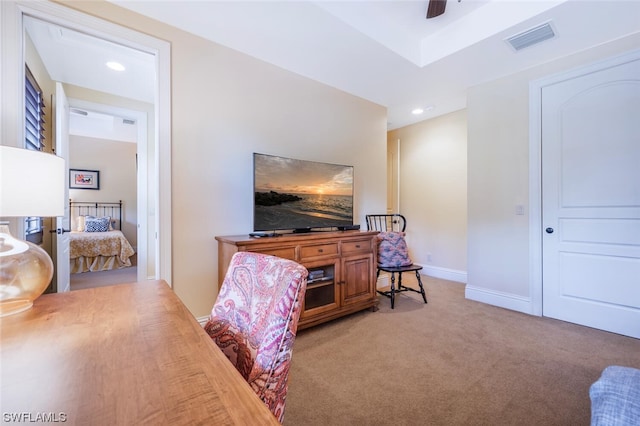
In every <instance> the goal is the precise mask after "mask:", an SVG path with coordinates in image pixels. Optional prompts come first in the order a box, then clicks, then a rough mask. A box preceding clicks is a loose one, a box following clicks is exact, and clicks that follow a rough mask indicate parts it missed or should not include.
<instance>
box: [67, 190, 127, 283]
mask: <svg viewBox="0 0 640 426" xmlns="http://www.w3.org/2000/svg"><path fill="white" fill-rule="evenodd" d="M69 210H70V214H71V225H72V230H71V232H70V234H69V235H70V247H69V257H70V266H71V273H72V274H76V273H81V272H97V271H108V270H112V269H120V268H126V267H129V266H131V256H133V255H134V254H135V251H134V249H133V247H132V246H131V244H130V243H129V241H128V240H127V238H126V237H125V236H124V234H123V233H122V201H117V202H83V201H71V200H70V201H69Z"/></svg>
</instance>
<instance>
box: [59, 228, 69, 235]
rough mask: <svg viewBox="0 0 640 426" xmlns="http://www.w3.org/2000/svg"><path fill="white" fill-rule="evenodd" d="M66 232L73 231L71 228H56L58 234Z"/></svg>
mask: <svg viewBox="0 0 640 426" xmlns="http://www.w3.org/2000/svg"><path fill="white" fill-rule="evenodd" d="M65 232H71V229H64V228H58V229H56V234H58V235H61V234H64V233H65Z"/></svg>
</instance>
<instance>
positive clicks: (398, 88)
mask: <svg viewBox="0 0 640 426" xmlns="http://www.w3.org/2000/svg"><path fill="white" fill-rule="evenodd" d="M111 2H112V3H115V4H117V5H119V6H122V7H124V8H127V9H130V10H132V11H135V12H138V13H140V14H143V15H146V16H149V17H151V18H154V19H157V20H160V21H163V22H166V23H168V24H170V25H173V26H175V27H178V28H181V29H183V30H185V31H188V32H191V33H193V34H196V35H199V36H201V37H204V38H207V39H210V40H212V41H214V42H216V43H219V44H221V45H225V46H228V47H230V48H232V49H235V50H238V51H241V52H244V53H246V54H248V55H251V56H254V57H256V58H259V59H261V60H264V61H266V62H268V63H271V64H274V65H276V66H278V67H281V68H284V69H287V70H290V71H292V72H294V73H297V74H300V75H303V76H305V77H308V78H311V79H313V80H317V81H319V82H322V83H325V84H327V85H329V86H333V87H335V88H338V89H340V90H343V91H345V92H348V93H351V94H353V95H356V96H359V97H362V98H364V99H367V100H369V101H372V102H375V103H377V104H380V105H383V106H385V107H387V109H388V123H389V124H388V127H389V129H395V128H398V127H403V126H406V125H408V124H412V123H414V122H417V121H421V120H424V119H427V118H431V117H434V116H437V115H442V114H445V113H448V112H451V111H455V110H458V109H461V108H464V107H465V106H466V90H467V88H468V87H471V86H473V85H477V84H480V83H483V82H486V81H491V80H494V79H496V78H499V77H501V76H505V75H508V74H512V73H515V72H518V71H521V70H523V69H526V68H529V67H532V66H535V65H537V64H541V63H544V62H548V61H552V60H554V59H556V58H558V57H562V56H566V55H569V54H571V53H574V52H577V51H581V50H584V49H588V48H590V47H592V46H595V45H599V44H602V43H606V42H608V41H611V40H614V39H618V38H620V37H624V36H626V35H630V34H632V33H636V32H639V31H640V1H638V0H462V1H460V2H458V1H456V0H448V2H447V9H446V11H445V13H444V15H442V16H440V17H437V18H433V19H429V20H427V19H425V15H426V9H427V4H428V1H427V0H424V1H397V0H396V1H385V0H352V1H340V0H337V1H314V2H312V1H301V0H288V1H272V0H259V1H243V0H237V1H214V0H211V1H206V0H199V1H198V0H196V1H176V0H156V1H154V0H146V1H139V0H138V1H135V0H111ZM548 21H550V22H551V25H552V26H553V28H554V30H555V32H556V34H557V36H556V37H555V38H553V39H551V40H547V41H544V42H542V43H540V44H538V45H535V46H532V47H529V48H526V49H523V50H520V51H518V52H516V51H514V50H513V49H512V48H511V47H510V46H509V45H508V44H507V43H506V42H505V41H504V39H505V38H507V37H509V36H512V35H514V34H516V33H520V32H522V31H525V30H527V29H530V28H532V27H534V26H536V25H538V24H541V23H544V22H548ZM48 49H50V50H51V51H52V54H51V56H54V57H58V58H60V57H61V56H60V55H56V54H54V53H53V49H54V48H53V47H48ZM39 50H40V49H39ZM135 56H140V55H139V52H138V54H137V55H134V57H135ZM81 57H82V58H83V59H85V60H86V59H87V58H89V55H88V53H85V54H84V55H83V56H81ZM134 59H135V58H134ZM138 59H139V58H138ZM52 60H54V59H52ZM65 60H66V61H73V58H66V59H65ZM100 61H102V63H103V62H104V60H102V59H100ZM144 66H145V65H143V64H141V63H137V65H135V67H140V69H142V67H144ZM67 68H68V67H67ZM77 69H78V70H79V69H80V67H78V68H77ZM84 74H85V75H84V78H85V80H87V79H88V77H89V75H87V74H88V73H84ZM139 74H140V75H141V76H142V77H141V78H143V79H144V78H146V79H147V80H148V79H149V75H148V74H146V72H145V73H139ZM91 75H92V76H98V74H97V73H92V74H91ZM145 76H146V77H145ZM70 79H72V78H71V77H68V80H70ZM98 79H99V80H102V83H104V82H105V81H106V78H100V77H98ZM68 80H62V81H67V82H70V83H73V82H72V81H68ZM129 81H131V82H134V81H135V79H131V80H129ZM148 83H149V81H144V80H143V81H142V82H141V83H134V86H133V87H137V88H142V87H144V86H145V85H147V84H148ZM74 84H78V83H74ZM79 85H84V86H86V87H92V88H96V87H99V86H95V85H94V83H91V82H87V81H85V82H83V83H82V84H79ZM92 85H93V86H92ZM114 86H117V88H120V89H123V88H124V83H123V82H120V83H118V84H115V85H114ZM96 90H102V91H111V90H115V89H96ZM125 92H126V93H129V94H130V95H129V97H134V98H136V99H143V98H144V97H145V96H148V94H147V95H143V94H141V93H140V94H136V93H138V92H137V91H135V90H134V89H133V88H125ZM134 94H136V95H135V96H138V97H135V96H134ZM417 107H422V108H424V109H429V108H431V109H430V110H428V111H426V112H425V113H424V114H422V115H419V116H415V115H412V114H411V110H413V109H414V108H417Z"/></svg>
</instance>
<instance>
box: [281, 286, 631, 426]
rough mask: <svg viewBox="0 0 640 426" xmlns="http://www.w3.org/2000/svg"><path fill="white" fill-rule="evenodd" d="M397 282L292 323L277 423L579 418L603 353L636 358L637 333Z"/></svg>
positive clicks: (612, 360) (617, 359)
mask: <svg viewBox="0 0 640 426" xmlns="http://www.w3.org/2000/svg"><path fill="white" fill-rule="evenodd" d="M424 280H425V285H426V291H427V298H428V300H429V303H428V304H426V305H425V304H424V303H423V302H422V301H421V300H419V297H420V295H419V294H414V293H403V294H402V295H400V296H399V297H397V298H396V309H395V310H391V309H390V307H389V299H387V298H385V297H383V296H380V310H379V311H378V312H370V311H363V312H360V313H356V314H354V315H351V316H349V317H346V318H342V319H338V320H335V321H333V322H330V323H327V324H323V325H320V326H317V327H314V328H311V329H307V330H301V331H300V332H299V334H298V337H297V339H296V341H295V344H294V349H293V363H292V368H291V372H290V377H289V393H288V396H287V407H286V415H285V425H304V426H312V425H322V426H337V425H537V426H539V425H588V424H589V422H590V400H589V386H590V385H591V384H592V383H593V382H594V381H595V380H596V379H597V378H598V377H599V376H600V373H601V371H602V369H604V368H605V367H606V366H608V365H613V364H617V365H626V366H632V367H637V368H640V340H637V339H633V338H629V337H624V336H620V335H616V334H612V333H608V332H603V331H599V330H594V329H590V328H587V327H582V326H579V325H575V324H570V323H566V322H562V321H557V320H553V319H549V318H540V317H534V316H529V315H526V314H521V313H517V312H513V311H509V310H505V309H501V308H496V307H493V306H489V305H486V304H482V303H477V302H473V301H469V300H466V299H465V298H464V285H463V284H459V283H453V282H449V281H444V280H438V279H433V278H428V277H424Z"/></svg>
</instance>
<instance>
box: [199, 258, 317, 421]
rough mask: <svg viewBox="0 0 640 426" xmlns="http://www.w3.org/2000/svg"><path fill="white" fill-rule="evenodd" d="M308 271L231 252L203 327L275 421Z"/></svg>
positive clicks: (281, 409)
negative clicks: (209, 314)
mask: <svg viewBox="0 0 640 426" xmlns="http://www.w3.org/2000/svg"><path fill="white" fill-rule="evenodd" d="M307 273H308V272H307V269H306V268H304V267H303V266H302V265H300V264H298V263H296V262H294V261H291V260H286V259H281V258H278V257H275V256H268V255H264V254H260V253H250V252H238V253H236V254H234V255H233V257H232V258H231V263H230V265H229V269H228V271H227V274H226V276H225V278H224V282H223V283H222V287H221V288H220V293H219V294H218V298H217V300H216V303H215V304H214V306H213V309H212V311H211V316H210V318H209V320H208V321H207V324H206V325H205V327H204V329H205V330H206V332H207V333H208V334H209V336H211V338H212V339H213V341H214V342H216V344H217V345H218V346H219V347H220V349H221V350H222V351H223V352H224V354H225V355H226V356H227V358H229V360H230V361H231V362H232V363H233V365H235V367H236V369H237V370H238V371H239V372H240V374H242V376H243V377H244V378H245V380H247V382H248V383H249V385H251V387H252V388H253V390H254V391H255V393H256V394H257V395H258V396H259V397H260V399H261V400H262V401H263V402H264V403H265V404H266V405H267V406H268V407H269V409H270V410H271V412H272V413H273V414H274V416H275V417H276V418H277V419H278V420H279V421H280V423H282V420H283V418H284V408H285V398H286V395H287V387H288V376H289V367H290V364H291V355H292V347H293V342H294V339H295V337H296V330H297V328H298V319H299V317H300V311H301V309H302V301H303V300H304V294H305V291H306V288H307Z"/></svg>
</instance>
